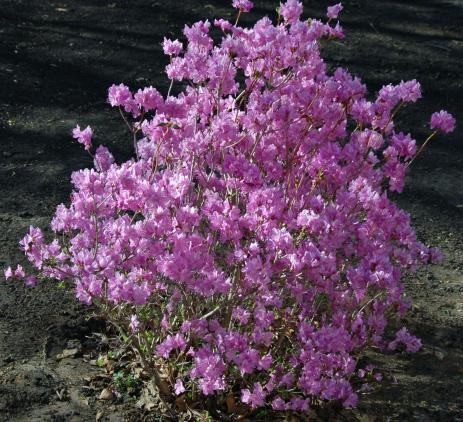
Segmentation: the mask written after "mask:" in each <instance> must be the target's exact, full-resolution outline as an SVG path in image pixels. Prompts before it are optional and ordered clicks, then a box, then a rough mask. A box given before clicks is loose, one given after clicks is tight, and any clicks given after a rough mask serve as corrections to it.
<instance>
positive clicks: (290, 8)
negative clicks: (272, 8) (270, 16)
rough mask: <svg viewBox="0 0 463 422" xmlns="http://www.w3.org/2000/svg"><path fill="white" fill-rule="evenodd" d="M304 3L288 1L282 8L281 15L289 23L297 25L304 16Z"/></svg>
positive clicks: (294, 0)
mask: <svg viewBox="0 0 463 422" xmlns="http://www.w3.org/2000/svg"><path fill="white" fill-rule="evenodd" d="M302 9H303V7H302V3H301V2H300V1H298V0H287V2H286V3H284V4H282V5H281V6H280V14H281V16H283V19H284V20H285V22H287V23H295V22H297V21H298V20H299V17H300V16H301V14H302Z"/></svg>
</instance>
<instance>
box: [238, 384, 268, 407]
mask: <svg viewBox="0 0 463 422" xmlns="http://www.w3.org/2000/svg"><path fill="white" fill-rule="evenodd" d="M265 396H266V394H265V391H264V389H263V388H262V385H261V384H260V383H259V382H256V383H255V384H254V389H253V391H252V392H251V391H249V390H248V389H247V388H246V389H244V390H241V401H242V402H243V403H246V404H249V405H250V406H251V407H252V408H253V409H255V408H257V407H261V406H263V405H264V403H265Z"/></svg>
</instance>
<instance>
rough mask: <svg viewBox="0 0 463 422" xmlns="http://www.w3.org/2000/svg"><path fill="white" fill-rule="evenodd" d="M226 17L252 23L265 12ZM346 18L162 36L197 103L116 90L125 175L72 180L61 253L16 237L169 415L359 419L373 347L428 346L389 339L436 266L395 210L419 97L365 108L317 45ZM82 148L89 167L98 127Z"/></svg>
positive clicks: (398, 93) (238, 3) (102, 168)
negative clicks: (280, 413) (407, 118)
mask: <svg viewBox="0 0 463 422" xmlns="http://www.w3.org/2000/svg"><path fill="white" fill-rule="evenodd" d="M233 6H234V7H235V8H237V9H238V18H239V16H240V15H241V13H244V12H248V11H249V10H250V9H251V7H252V2H251V1H249V0H234V1H233ZM341 10H342V6H341V5H340V4H338V5H335V6H332V7H330V8H329V9H328V14H327V16H328V21H327V23H323V22H321V21H319V20H308V21H302V20H300V16H301V13H302V4H301V3H300V2H298V1H297V0H288V1H287V2H286V3H284V4H282V5H281V7H280V9H279V18H278V23H276V24H274V23H272V21H271V20H270V19H269V18H263V19H261V20H259V21H258V22H257V23H256V24H255V25H254V26H253V27H252V28H242V27H240V26H238V20H239V19H237V21H236V23H231V22H229V21H226V20H223V19H220V20H216V21H215V22H214V26H215V27H216V28H218V29H219V30H221V31H222V33H223V36H222V38H221V39H220V40H219V42H214V41H213V38H212V37H211V35H210V31H211V29H212V28H211V26H212V25H211V23H210V22H208V21H206V22H202V21H201V22H198V23H195V24H194V25H193V26H191V27H189V26H186V27H185V29H184V34H185V36H186V39H187V43H186V45H185V46H184V45H183V44H182V43H181V42H179V41H178V40H175V41H172V40H167V39H166V40H164V44H163V47H164V52H165V53H166V54H167V55H169V56H170V63H169V65H168V66H167V69H166V73H167V76H168V77H169V79H170V80H171V82H172V83H174V81H186V82H188V86H187V88H185V89H184V91H183V92H181V93H180V94H179V95H178V96H171V95H170V90H169V94H168V96H167V97H166V98H164V97H163V96H162V95H161V94H160V93H159V92H158V91H157V90H156V89H155V88H153V87H148V88H144V89H143V90H139V91H138V92H137V93H135V94H133V93H132V92H131V91H130V89H129V88H128V87H127V86H125V85H123V84H121V85H113V86H112V87H111V88H110V89H109V96H108V101H109V103H110V104H111V106H113V107H117V108H119V110H120V112H121V114H122V115H123V117H124V120H125V122H126V123H127V125H128V126H129V128H130V130H131V132H132V135H133V143H134V149H135V157H134V158H133V159H132V160H130V161H127V162H125V163H122V164H116V163H115V162H114V158H113V156H112V155H111V153H110V152H109V151H108V149H107V148H105V147H103V146H99V147H98V148H97V149H96V152H95V153H94V164H95V168H94V169H85V170H81V171H77V172H75V173H73V175H72V183H73V185H74V192H73V193H72V196H71V204H70V205H69V206H65V205H63V204H61V205H59V206H58V208H57V210H56V214H55V217H54V218H53V220H52V223H51V227H52V229H53V231H54V232H55V234H56V238H55V239H54V240H53V241H52V242H51V243H47V242H45V239H44V236H43V234H42V232H41V231H40V230H39V229H37V228H31V229H30V232H29V234H28V235H26V237H25V238H24V239H23V240H22V241H21V246H22V248H23V250H24V252H25V253H26V255H27V257H28V259H29V261H30V262H31V263H32V264H33V265H34V266H35V267H36V268H37V269H38V270H39V274H40V275H39V279H44V278H52V279H56V280H59V281H60V282H68V283H71V284H73V285H74V286H75V291H76V296H77V298H78V299H79V300H80V301H82V302H84V303H86V304H89V305H90V304H94V305H96V306H97V307H98V309H99V310H100V311H101V313H102V315H104V316H105V317H106V318H107V319H108V320H109V321H110V322H111V323H113V324H114V325H115V326H117V327H118V328H119V329H120V330H121V332H122V333H124V334H125V336H126V338H127V341H129V342H131V344H132V345H133V347H134V348H135V349H136V350H137V351H138V353H139V354H140V356H141V357H142V361H143V364H144V365H145V368H147V370H149V371H151V374H152V376H153V378H154V380H155V381H156V384H157V386H158V387H159V389H160V391H161V393H162V395H163V397H164V398H166V400H172V398H173V397H174V396H175V395H183V396H184V397H185V400H189V401H190V403H192V402H194V401H195V400H197V398H198V397H201V396H211V395H214V396H215V397H216V400H215V402H216V403H217V405H218V406H219V407H220V406H222V405H223V403H225V401H227V403H229V402H230V400H232V401H234V400H237V401H238V400H240V401H241V402H242V403H244V404H245V405H247V406H248V408H258V407H263V406H271V407H272V408H273V409H275V410H295V411H305V410H307V409H308V408H309V407H310V406H312V405H315V404H320V403H322V402H325V401H333V400H336V401H340V402H341V403H342V404H343V405H344V406H345V407H352V406H355V405H356V403H357V400H358V394H357V393H358V385H359V383H362V382H363V383H368V382H371V381H372V380H373V379H377V380H380V379H381V375H380V374H379V373H377V372H374V369H373V368H372V367H371V366H366V367H361V365H359V363H358V362H359V357H360V356H361V354H362V352H363V351H364V350H365V349H367V348H370V347H375V348H379V349H386V350H393V349H395V348H396V347H398V346H400V345H403V346H404V347H405V349H406V351H407V352H414V351H417V350H418V349H419V348H420V345H421V344H420V342H419V340H418V339H416V338H415V337H413V336H412V335H411V334H410V333H409V332H408V331H407V330H406V329H405V328H403V329H401V330H400V331H399V332H398V333H397V335H396V337H395V339H394V340H392V341H391V339H389V341H388V340H387V338H386V336H385V329H386V327H387V325H388V323H389V322H390V320H391V319H393V318H395V317H400V316H402V315H403V314H404V313H405V312H406V310H407V309H408V307H409V304H408V303H407V301H406V300H405V298H404V294H403V293H404V288H403V285H402V284H401V281H400V279H401V274H402V272H403V271H404V270H415V269H416V268H417V267H419V266H420V265H422V264H427V263H429V262H435V261H438V260H439V253H438V251H436V250H435V249H429V248H427V247H426V246H424V245H423V244H421V243H420V242H419V241H418V240H417V238H416V235H415V233H414V231H413V229H412V228H411V226H410V219H409V217H408V215H407V213H405V212H404V211H402V210H400V209H399V208H398V207H397V206H396V205H395V204H394V203H392V202H391V201H390V199H389V192H401V191H402V189H403V186H404V177H405V174H406V171H407V168H408V166H409V164H410V163H411V161H412V160H413V158H414V157H415V156H416V153H417V151H416V150H417V148H416V144H415V140H414V139H413V138H412V137H411V136H410V135H408V134H404V133H402V132H399V131H396V129H395V126H394V121H393V119H394V117H395V115H396V113H397V111H398V110H399V109H400V108H402V107H403V106H404V105H406V104H407V103H410V102H415V101H417V100H418V99H419V98H420V97H421V92H420V84H419V83H418V82H416V81H414V80H413V81H408V82H401V83H400V84H398V85H387V86H385V87H383V88H382V89H381V90H380V91H379V93H378V95H377V97H376V98H375V99H372V100H368V99H367V97H366V93H367V90H366V87H365V85H363V84H362V82H361V81H360V79H359V78H357V77H353V76H351V75H350V74H349V73H348V72H347V71H346V70H344V69H337V70H336V71H335V72H334V73H333V74H329V73H328V72H327V68H326V65H325V63H324V61H323V60H322V58H321V57H320V49H319V40H320V39H322V38H328V39H330V38H342V37H343V32H342V28H341V27H340V25H339V23H337V22H336V24H335V25H333V24H332V21H333V20H336V19H337V17H338V14H339V13H340V12H341ZM172 83H171V87H172ZM454 125H455V122H454V120H453V118H452V117H451V116H450V115H449V114H448V113H446V112H444V111H442V112H440V113H437V114H435V115H433V118H432V121H431V128H433V129H435V131H434V132H433V134H435V133H437V131H439V130H440V131H443V132H449V131H451V130H453V127H454ZM73 134H74V137H75V138H76V139H77V141H78V142H80V143H81V144H83V146H84V148H85V149H86V150H88V151H89V152H90V153H92V152H91V151H92V149H93V147H92V135H93V132H92V129H91V128H90V127H87V128H86V129H84V130H81V129H80V127H79V126H77V128H76V129H74V132H73ZM429 139H430V138H428V140H427V141H426V143H427V142H429ZM5 275H6V276H7V277H17V278H24V277H25V274H24V270H23V269H22V268H20V267H18V269H16V270H15V271H13V270H11V268H9V269H7V271H6V273H5ZM36 282H37V279H36V278H34V277H29V278H28V279H27V283H28V284H31V285H33V284H35V283H36ZM354 385H356V386H357V387H356V388H354ZM362 388H364V387H362Z"/></svg>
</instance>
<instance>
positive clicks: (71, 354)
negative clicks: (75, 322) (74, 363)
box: [56, 347, 80, 360]
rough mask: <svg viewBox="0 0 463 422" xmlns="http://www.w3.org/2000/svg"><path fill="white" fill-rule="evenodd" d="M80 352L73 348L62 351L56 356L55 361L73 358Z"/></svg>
mask: <svg viewBox="0 0 463 422" xmlns="http://www.w3.org/2000/svg"><path fill="white" fill-rule="evenodd" d="M79 352H80V349H79V348H77V347H75V348H73V349H64V350H63V352H62V353H60V354H58V355H56V359H57V360H61V359H66V358H75V357H76V356H77V355H78V354H79Z"/></svg>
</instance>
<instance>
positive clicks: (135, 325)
mask: <svg viewBox="0 0 463 422" xmlns="http://www.w3.org/2000/svg"><path fill="white" fill-rule="evenodd" d="M129 328H130V330H131V331H132V333H137V332H138V330H139V329H140V321H139V320H138V317H137V316H136V315H132V316H131V317H130V324H129Z"/></svg>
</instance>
